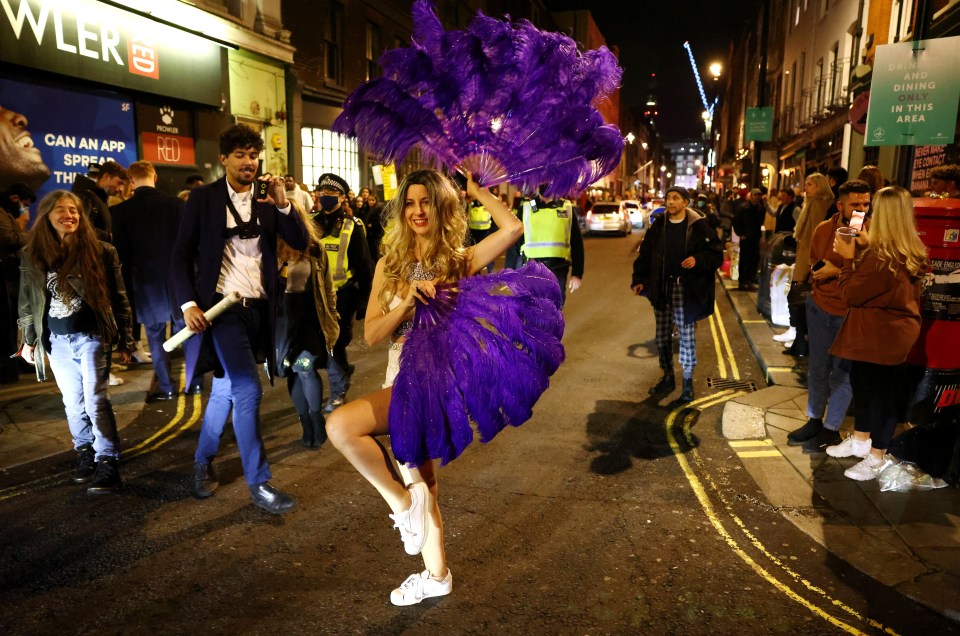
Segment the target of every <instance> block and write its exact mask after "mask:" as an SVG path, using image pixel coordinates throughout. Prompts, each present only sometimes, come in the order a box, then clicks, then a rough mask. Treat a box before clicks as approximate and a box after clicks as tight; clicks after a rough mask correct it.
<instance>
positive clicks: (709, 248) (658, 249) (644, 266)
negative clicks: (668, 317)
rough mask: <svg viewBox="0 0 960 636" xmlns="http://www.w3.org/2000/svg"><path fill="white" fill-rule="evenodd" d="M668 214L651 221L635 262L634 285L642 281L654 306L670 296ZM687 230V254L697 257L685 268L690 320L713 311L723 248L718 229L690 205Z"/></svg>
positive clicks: (685, 303) (686, 309)
mask: <svg viewBox="0 0 960 636" xmlns="http://www.w3.org/2000/svg"><path fill="white" fill-rule="evenodd" d="M667 216H668V215H667V214H666V213H664V214H661V215H660V216H659V217H658V218H657V219H656V220H655V221H654V222H653V223H652V224H651V225H650V229H648V230H647V233H646V234H645V235H644V237H643V242H642V243H641V244H640V254H639V255H638V256H637V259H636V260H635V261H634V263H633V285H637V284H640V283H642V284H643V291H644V294H645V295H646V297H647V298H648V299H649V300H650V302H651V303H652V304H653V306H654V307H655V308H657V309H662V308H663V307H665V306H666V302H667V298H666V294H665V293H664V288H665V284H666V275H665V263H664V258H665V253H666V236H667V234H666V232H664V230H663V227H664V223H667V222H668V221H667ZM686 224H687V233H686V243H685V251H684V258H686V257H687V256H693V257H694V259H695V260H696V261H697V262H696V265H694V266H693V267H692V268H691V269H688V270H684V272H683V312H684V313H683V315H684V319H685V320H687V322H688V323H691V322H695V321H697V320H702V319H704V318H706V317H707V316H709V315H711V314H712V313H713V305H714V298H715V295H716V292H715V290H714V285H715V281H714V273H715V272H716V271H717V268H718V267H720V264H721V263H723V248H722V247H721V245H720V240H719V239H718V238H717V233H716V232H714V231H713V229H712V228H711V227H710V226H709V225H708V224H707V220H706V219H705V218H704V217H702V216H701V215H700V214H699V213H697V212H695V211H693V210H691V209H690V208H687V218H686Z"/></svg>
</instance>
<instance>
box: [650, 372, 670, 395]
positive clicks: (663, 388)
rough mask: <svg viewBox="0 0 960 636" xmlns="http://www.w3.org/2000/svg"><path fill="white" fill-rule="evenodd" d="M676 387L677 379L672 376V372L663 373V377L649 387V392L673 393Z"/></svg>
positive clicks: (656, 393) (658, 393)
mask: <svg viewBox="0 0 960 636" xmlns="http://www.w3.org/2000/svg"><path fill="white" fill-rule="evenodd" d="M676 388H677V379H676V378H675V377H673V374H672V373H664V374H663V377H662V378H660V381H659V382H657V383H656V384H655V385H653V387H651V389H650V394H651V395H665V394H667V393H673V390H674V389H676Z"/></svg>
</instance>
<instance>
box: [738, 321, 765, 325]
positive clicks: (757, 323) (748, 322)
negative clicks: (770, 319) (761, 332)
mask: <svg viewBox="0 0 960 636" xmlns="http://www.w3.org/2000/svg"><path fill="white" fill-rule="evenodd" d="M740 322H742V323H743V324H745V325H760V324H763V325H765V324H767V321H766V320H741V321H740Z"/></svg>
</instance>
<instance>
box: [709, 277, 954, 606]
mask: <svg viewBox="0 0 960 636" xmlns="http://www.w3.org/2000/svg"><path fill="white" fill-rule="evenodd" d="M723 285H724V289H725V292H726V300H727V301H729V303H730V305H731V306H732V307H733V309H734V313H735V314H736V316H737V319H738V321H739V323H740V326H741V328H742V330H743V333H744V335H745V336H746V338H747V340H748V342H749V344H750V347H751V349H752V350H753V352H754V354H755V355H756V356H757V360H758V362H759V363H760V367H761V368H762V369H763V371H764V373H765V374H766V376H767V381H768V382H769V383H770V386H768V387H767V388H765V389H762V390H760V391H757V392H756V393H751V394H748V395H745V396H743V397H741V398H737V399H735V400H732V401H730V402H728V403H727V405H726V407H725V410H724V415H723V433H724V436H725V437H727V438H728V440H730V441H729V442H728V443H729V444H730V446H731V450H732V451H733V453H734V454H735V455H737V456H738V457H739V459H740V461H741V462H742V464H743V465H744V467H745V468H746V470H747V471H748V472H749V473H750V475H751V476H752V477H753V479H754V481H755V482H756V483H757V485H758V486H759V487H760V489H761V490H762V492H763V494H764V496H765V497H766V499H767V501H769V503H770V505H772V506H774V507H775V508H776V509H777V510H779V511H780V513H781V514H782V515H783V516H784V517H785V518H786V519H787V520H789V521H790V522H792V523H793V524H794V525H795V526H797V527H798V528H799V529H800V530H802V531H803V532H805V533H806V534H807V535H809V536H810V537H811V538H813V539H814V540H815V541H816V542H818V543H819V544H820V545H822V546H823V547H824V548H825V549H827V550H828V551H830V552H831V553H832V554H833V555H835V556H836V557H838V558H840V559H842V560H844V561H846V562H847V563H849V564H850V565H852V566H854V567H856V568H857V569H858V570H860V571H862V572H864V573H865V574H867V575H868V576H870V577H871V578H874V579H876V580H878V581H880V582H882V583H884V584H885V585H888V586H890V587H892V588H894V589H896V590H897V591H899V592H900V593H902V594H904V595H906V596H908V597H910V598H912V599H914V600H916V601H917V602H919V603H922V604H924V605H926V606H928V607H931V608H933V609H935V610H936V611H938V612H940V613H942V614H944V615H946V616H948V617H950V618H952V619H953V620H958V621H960V489H957V488H941V489H938V490H931V491H921V492H907V493H901V492H881V491H880V486H879V482H877V481H876V480H874V481H867V482H857V481H854V480H851V479H848V478H847V477H845V476H844V475H843V471H844V470H845V469H846V468H849V467H850V466H852V465H853V464H854V463H856V460H855V459H835V458H833V457H829V456H828V455H826V454H825V453H820V454H814V455H806V454H804V453H803V451H802V449H801V448H800V447H798V446H788V445H787V433H789V432H790V431H792V430H794V429H796V428H798V427H800V426H801V425H803V423H804V422H806V420H807V414H806V403H807V392H806V389H805V388H804V384H803V383H804V382H805V376H806V364H805V360H803V359H800V360H796V359H794V358H792V357H790V356H787V355H785V354H784V353H783V352H782V351H783V347H782V346H781V345H780V343H777V342H775V341H774V340H773V339H772V336H773V335H774V333H779V332H780V331H783V328H779V327H777V328H774V327H773V325H771V324H770V323H769V322H768V321H767V320H766V319H765V318H764V317H763V316H762V315H761V314H760V313H759V312H758V311H757V308H756V301H757V293H756V292H741V291H737V290H736V284H735V283H731V281H729V280H724V281H723ZM718 302H723V298H718ZM852 430H853V418H852V417H847V419H846V420H845V421H844V424H843V426H842V427H841V433H842V434H845V433H849V432H850V431H852Z"/></svg>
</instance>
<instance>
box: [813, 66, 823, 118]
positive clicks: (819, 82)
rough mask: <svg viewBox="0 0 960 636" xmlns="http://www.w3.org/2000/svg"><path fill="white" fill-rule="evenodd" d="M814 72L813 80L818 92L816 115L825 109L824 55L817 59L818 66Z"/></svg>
mask: <svg viewBox="0 0 960 636" xmlns="http://www.w3.org/2000/svg"><path fill="white" fill-rule="evenodd" d="M813 72H814V76H813V82H814V84H815V86H814V90H816V92H817V102H816V104H817V105H816V110H815V111H814V113H813V114H815V115H816V114H818V113H819V112H820V111H821V110H823V93H824V90H823V89H824V88H825V86H824V83H825V81H824V77H823V58H822V57H821V58H820V59H819V60H817V66H816V68H815V69H814V71H813Z"/></svg>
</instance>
